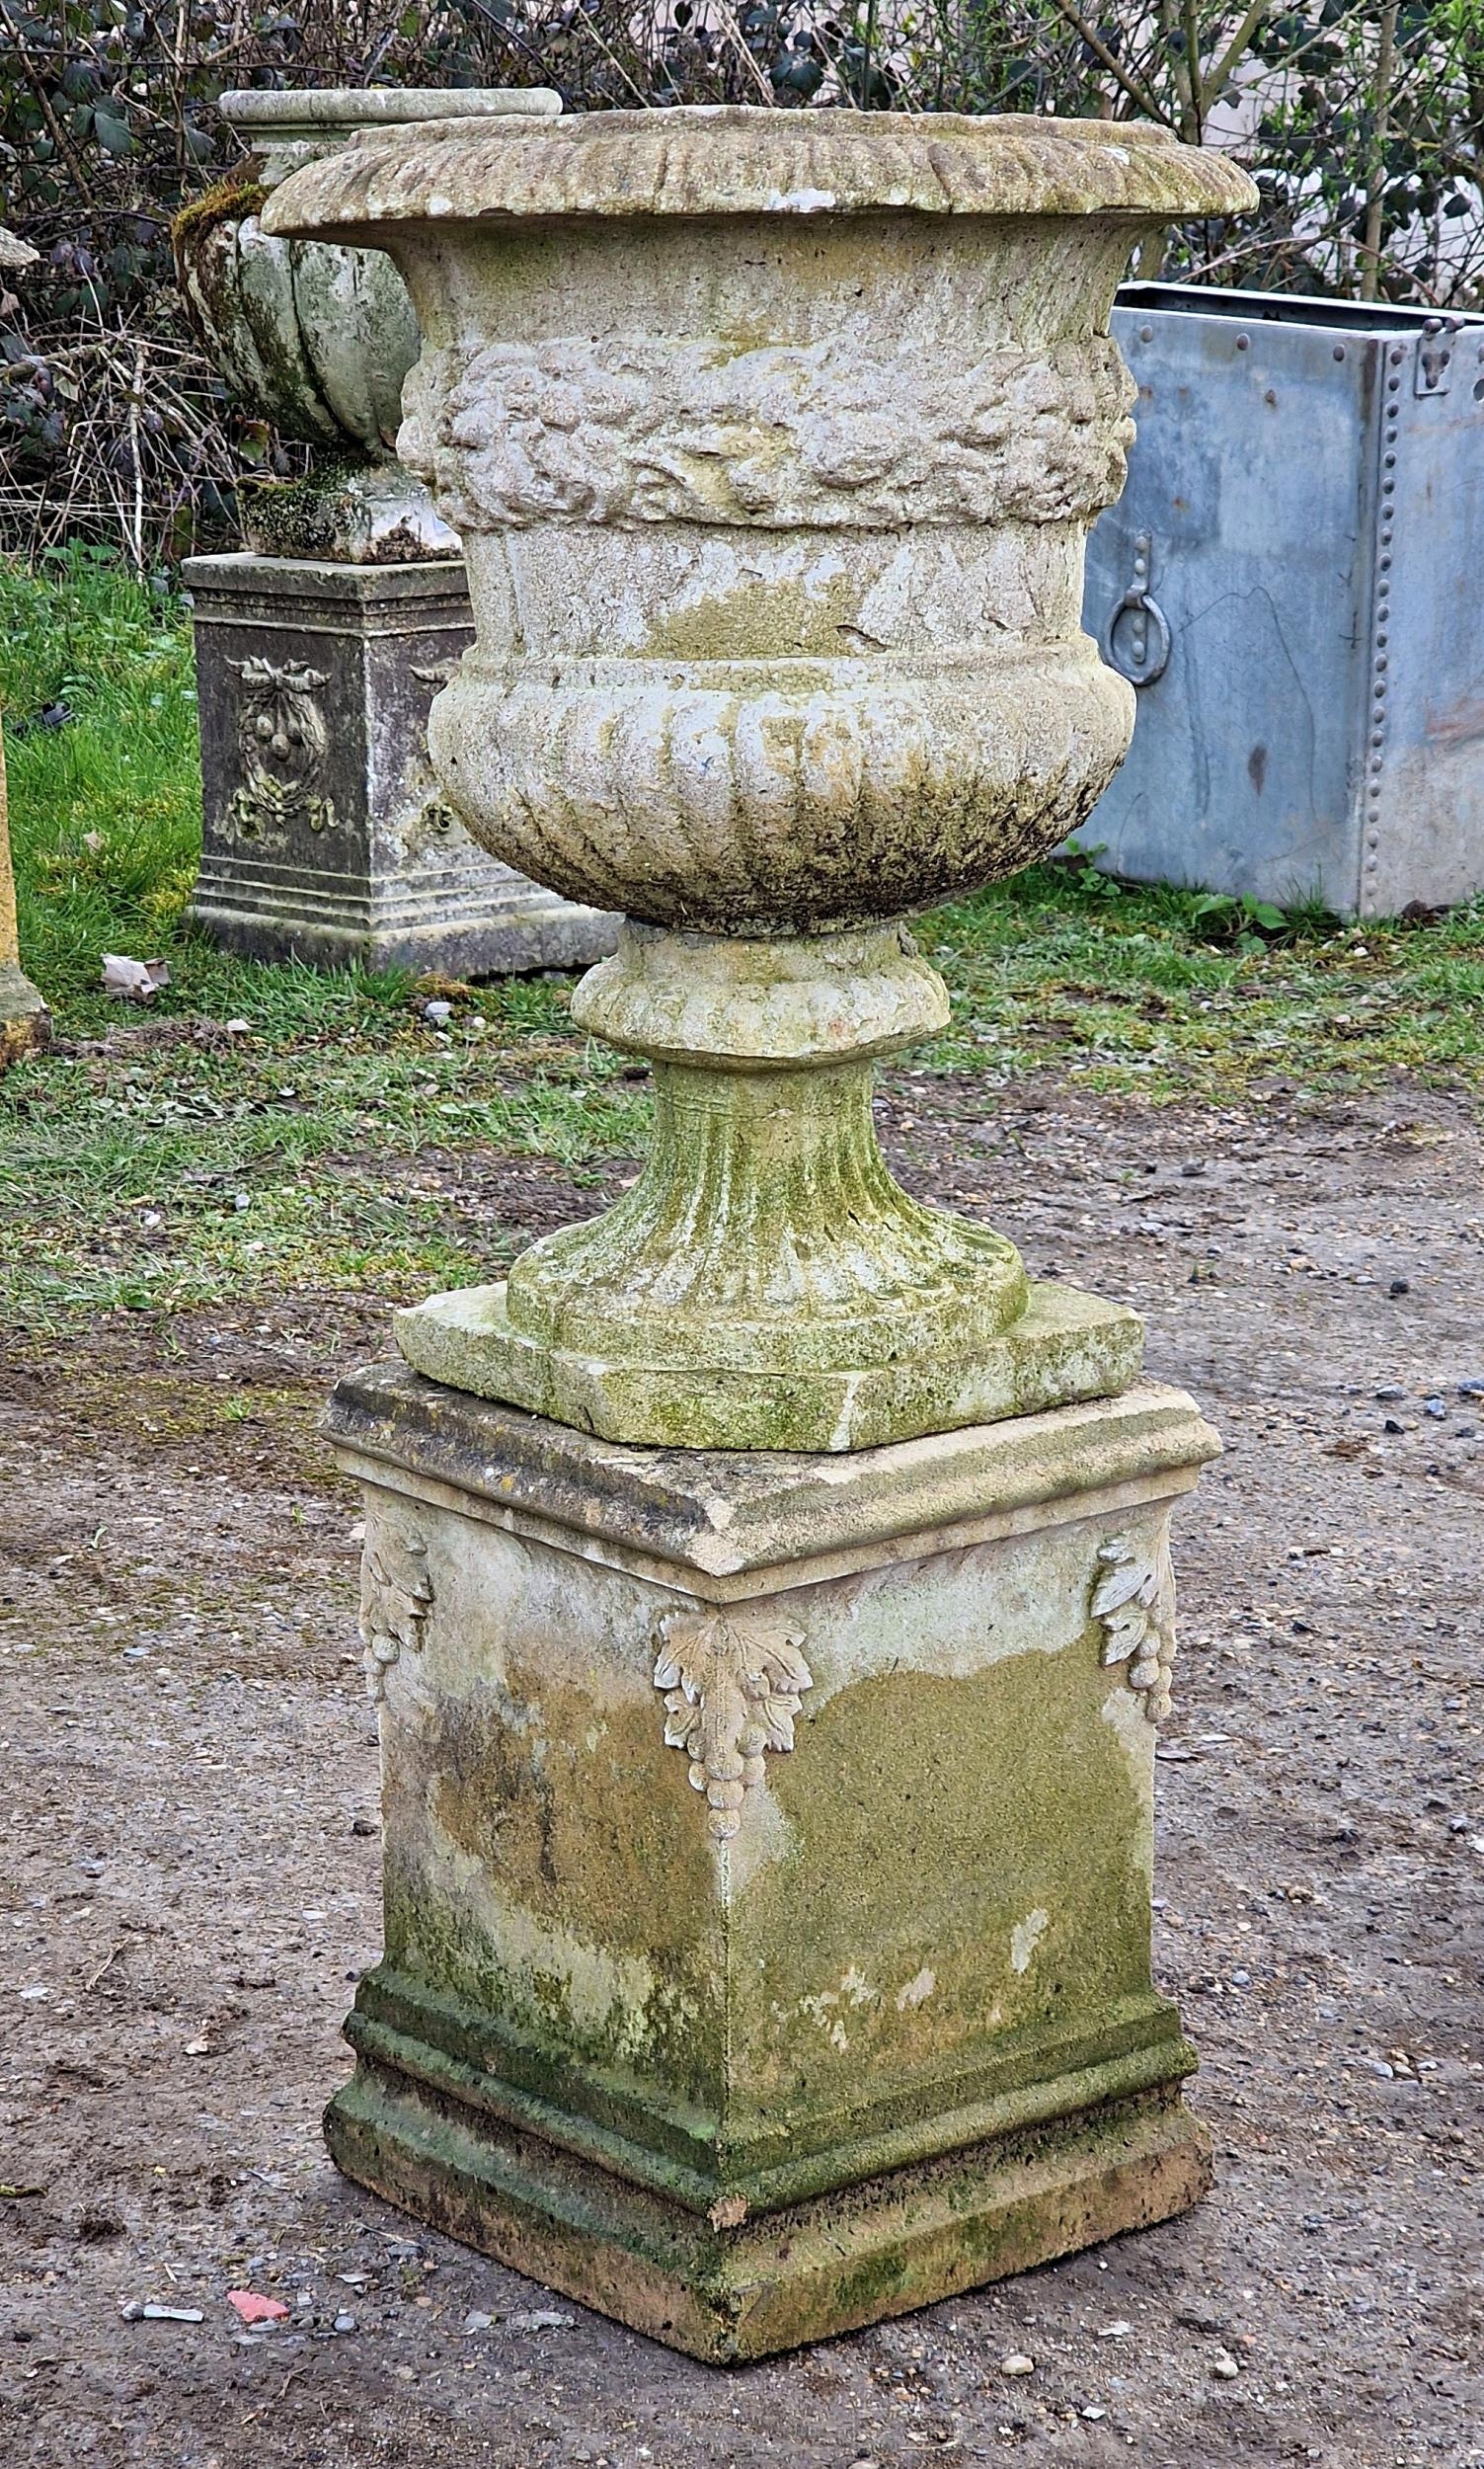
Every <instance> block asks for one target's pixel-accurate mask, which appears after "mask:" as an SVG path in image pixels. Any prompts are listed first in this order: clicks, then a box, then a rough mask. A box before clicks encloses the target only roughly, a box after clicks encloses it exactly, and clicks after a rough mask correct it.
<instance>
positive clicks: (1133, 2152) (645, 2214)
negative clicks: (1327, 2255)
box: [325, 2064, 1211, 2365]
mask: <svg viewBox="0 0 1484 2469" xmlns="http://www.w3.org/2000/svg"><path fill="white" fill-rule="evenodd" d="M325 2139H326V2142H327V2143H328V2145H329V2148H330V2153H331V2157H332V2158H333V2159H334V2161H335V2163H336V2165H337V2167H339V2168H340V2169H343V2170H344V2171H345V2173H346V2175H347V2177H349V2178H354V2179H355V2180H356V2181H357V2182H358V2184H360V2185H361V2186H365V2187H370V2188H371V2189H372V2190H374V2191H375V2192H376V2193H378V2194H384V2195H385V2196H387V2198H388V2199H389V2200H390V2201H391V2202H393V2203H397V2204H400V2205H401V2207H402V2209H403V2210H404V2211H408V2212H411V2213H413V2214H414V2216H415V2217H416V2218H417V2219H419V2220H425V2221H427V2222H428V2223H429V2225H430V2227H432V2228H435V2229H440V2230H442V2231H443V2232H444V2234H445V2235H446V2236H448V2237H454V2238H461V2239H462V2240H463V2241H464V2243H465V2244H466V2245H467V2246H473V2247H477V2248H479V2250H480V2251H481V2253H483V2254H486V2255H493V2256H494V2257H495V2258H496V2259H497V2261H498V2262H500V2263H502V2264H508V2265H511V2266H512V2267H513V2268H514V2269H515V2270H517V2271H524V2272H528V2273H529V2274H530V2276H531V2278H532V2279H533V2280H541V2281H544V2282H545V2283H546V2284H547V2286H548V2287H550V2288H554V2289H559V2290H561V2291H562V2293H563V2294H564V2295H565V2296H567V2297H576V2298H581V2299H582V2300H583V2301H584V2303H585V2304H586V2305H588V2306H593V2307H596V2308H597V2310H598V2312H599V2313H600V2314H605V2315H612V2316H615V2317H616V2318H617V2320H618V2321H619V2322H620V2323H626V2324H630V2325H632V2327H633V2328H634V2330H635V2331H636V2332H647V2333H648V2334H649V2335H650V2336H651V2338H652V2339H654V2340H657V2341H664V2343H665V2344H666V2345H667V2347H669V2348H670V2349H678V2350H687V2351H688V2352H689V2354H690V2355H691V2356H692V2357H701V2358H705V2359H707V2360H708V2361H709V2362H710V2363H712V2364H714V2365H731V2364H740V2363H742V2361H743V2360H745V2359H747V2358H754V2357H766V2356H768V2355H770V2354H772V2353H773V2352H774V2351H775V2350H785V2349H795V2348H798V2347H799V2346H800V2345H801V2344H802V2343H805V2342H809V2341H825V2340H829V2339H831V2338H833V2336H834V2335H835V2334H836V2333H840V2332H849V2331H853V2330H855V2329H856V2328H857V2327H858V2326H859V2325H861V2324H868V2323H878V2322H880V2321H881V2320H882V2318H883V2317H885V2316H888V2315H903V2314H907V2313H909V2312H910V2311H911V2309H912V2308H913V2307H917V2306H927V2305H931V2304H932V2303H933V2301H934V2300H935V2299H937V2298H942V2297H954V2296H957V2295H958V2294H959V2293H960V2292H961V2291H963V2290H965V2289H973V2288H978V2287H981V2286H982V2285H983V2283H984V2282H985V2281H988V2280H1002V2279H1004V2278H1006V2277H1007V2276H1008V2275H1009V2274H1010V2273H1011V2272H1017V2271H1028V2270H1031V2269H1032V2267H1033V2266H1035V2265H1037V2264H1047V2263H1051V2262H1053V2261H1054V2259H1055V2258H1056V2257H1057V2256H1058V2255H1070V2254H1075V2253H1077V2252H1078V2251H1079V2250H1080V2249H1082V2248H1083V2247H1088V2246H1096V2245H1099V2244H1101V2242H1102V2241H1103V2240H1104V2239H1105V2238H1112V2237H1117V2236H1119V2235H1120V2234H1121V2232H1123V2231H1124V2230H1127V2229H1146V2228H1149V2227H1151V2226H1152V2225H1153V2223H1154V2222H1155V2221H1157V2220H1167V2219H1168V2218H1169V2217H1170V2216H1171V2214H1172V2213H1175V2212H1182V2211H1186V2210H1188V2209H1189V2207H1190V2205H1191V2204H1192V2203H1195V2202H1197V2201H1199V2199H1200V2197H1201V2196H1202V2195H1203V2194H1204V2193H1205V2192H1206V2190H1207V2189H1208V2187H1209V2186H1210V2184H1211V2139H1210V2136H1209V2135H1208V2133H1207V2131H1206V2128H1205V2127H1204V2126H1203V2125H1202V2124H1201V2122H1200V2120H1199V2119H1198V2118H1195V2117H1193V2116H1192V2115H1191V2113H1190V2111H1188V2110H1187V2109H1186V2108H1185V2106H1184V2104H1183V2103H1182V2102H1181V2101H1180V2100H1178V2099H1175V2098H1165V2099H1155V2100H1144V2101H1137V2100H1134V2101H1126V2102H1113V2103H1107V2104H1105V2105H1104V2106H1102V2107H1101V2108H1099V2109H1097V2110H1094V2111H1083V2112H1082V2113H1081V2114H1080V2115H1076V2116H1072V2117H1069V2118H1066V2119H1063V2120H1060V2121H1059V2122H1058V2123H1057V2124H1055V2125H1054V2126H1051V2127H1046V2128H1043V2129H1041V2130H1040V2131H1039V2132H1031V2133H1022V2134H1011V2135H1004V2136H1001V2137H998V2138H996V2139H995V2140H994V2141H992V2142H987V2143H980V2144H974V2145H970V2146H969V2147H968V2148H967V2149H964V2150H961V2151H957V2152H954V2153H952V2154H951V2155H949V2156H948V2157H947V2158H945V2159H943V2160H939V2161H929V2162H923V2163H919V2164H918V2165H917V2166H916V2167H910V2168H904V2169H897V2170H893V2171H891V2172H890V2173H889V2174H887V2175H885V2176H883V2177H880V2178H873V2179H868V2180H866V2181H865V2182H864V2183H863V2184H861V2185H859V2186H854V2187H851V2188H849V2189H847V2190H845V2191H843V2192H842V2193H839V2194H832V2195H826V2196H822V2197H820V2199H819V2200H817V2201H815V2202H812V2203H803V2204H797V2205H795V2206H793V2207H792V2208H791V2209H789V2210H787V2211H782V2212H773V2213H769V2214H766V2215H765V2216H763V2217H762V2218H760V2219H759V2220H756V2221H754V2222H750V2223H744V2224H742V2225H739V2226H736V2227H733V2228H728V2227H726V2226H721V2227H715V2226H713V2224H712V2222H711V2221H710V2220H709V2219H707V2218H706V2217H705V2216H704V2215H697V2214H696V2213H695V2212H693V2211H687V2210H686V2209H684V2207H683V2206H682V2205H680V2204H678V2203H666V2202H665V2201H664V2200H663V2198H657V2197H655V2196H646V2195H644V2194H643V2193H641V2192H640V2191H639V2190H637V2189H635V2188H633V2187H631V2186H628V2185H627V2184H626V2183H625V2182H624V2180H623V2179H621V2178H617V2177H614V2176H612V2175H610V2174H609V2173H608V2172H606V2171H604V2170H602V2169H596V2168H593V2167H592V2166H591V2165H590V2164H589V2163H587V2162H585V2161H582V2160H578V2159H575V2158H574V2157H573V2156H572V2155H571V2154H570V2153H566V2152H563V2151H562V2150H561V2149H560V2148H559V2147H558V2146H556V2145H554V2144H551V2143H547V2142H545V2141H544V2140H542V2139H541V2138H540V2137H533V2136H531V2135H528V2134H521V2133H520V2132H519V2131H518V2130H517V2129H513V2128H510V2127H508V2126H507V2125H505V2124H504V2123H503V2121H502V2120H501V2119H500V2118H499V2117H498V2116H491V2115H490V2114H489V2113H488V2111H482V2110H478V2111H468V2110H466V2111H462V2113H461V2111H460V2110H459V2108H458V2107H457V2106H454V2107H450V2106H449V2105H448V2104H447V2103H445V2102H441V2101H439V2100H437V2099H436V2098H430V2097H428V2096H427V2095H426V2094H424V2093H423V2092H422V2091H421V2089H420V2088H419V2087H418V2086H417V2085H416V2084H415V2083H413V2082H411V2081H410V2080H409V2077H408V2075H407V2074H406V2073H403V2072H400V2071H399V2070H396V2069H393V2070H392V2071H390V2072H387V2073H382V2072H381V2071H380V2070H378V2069H375V2068H373V2067H370V2066H367V2065H364V2064H363V2065H362V2066H361V2068H360V2070H359V2072H358V2073H357V2075H356V2077H355V2080H354V2082H353V2083H352V2084H351V2085H349V2086H348V2087H347V2089H346V2090H345V2091H344V2092H342V2093H341V2094H339V2095H338V2097H337V2098H336V2099H335V2100H334V2101H333V2102H332V2103H331V2105H330V2108H329V2110H328V2111H327V2112H326V2116H325Z"/></svg>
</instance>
